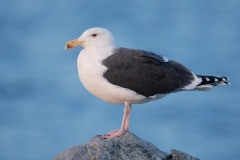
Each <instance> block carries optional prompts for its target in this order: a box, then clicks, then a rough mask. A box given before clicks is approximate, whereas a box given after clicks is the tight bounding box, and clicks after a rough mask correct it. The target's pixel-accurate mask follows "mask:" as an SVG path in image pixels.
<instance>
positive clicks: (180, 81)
mask: <svg viewBox="0 0 240 160" xmlns="http://www.w3.org/2000/svg"><path fill="white" fill-rule="evenodd" d="M103 65H105V66H106V67H107V68H108V69H107V71H106V72H105V73H104V74H103V76H104V77H105V78H106V79H107V80H108V82H110V83H112V84H114V85H117V86H121V87H123V88H128V89H131V90H133V91H135V92H136V93H138V94H141V95H144V96H146V97H150V96H153V95H156V94H166V93H170V92H174V91H177V90H179V89H181V88H182V87H184V86H186V85H188V84H190V83H191V82H192V81H193V80H194V78H193V75H192V72H191V71H190V70H188V69H187V68H186V67H184V66H183V65H181V64H180V63H177V62H175V61H172V60H169V61H166V60H165V59H164V58H163V57H162V56H160V55H157V54H154V53H152V52H147V51H143V50H133V49H127V48H117V49H115V51H114V54H113V55H111V56H109V57H108V58H106V59H105V60H104V61H103Z"/></svg>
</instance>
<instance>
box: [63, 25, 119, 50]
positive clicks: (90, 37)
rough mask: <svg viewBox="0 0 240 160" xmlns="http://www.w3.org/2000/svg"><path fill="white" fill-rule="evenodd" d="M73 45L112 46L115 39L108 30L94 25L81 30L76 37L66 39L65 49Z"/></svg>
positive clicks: (90, 46)
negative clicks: (69, 39)
mask: <svg viewBox="0 0 240 160" xmlns="http://www.w3.org/2000/svg"><path fill="white" fill-rule="evenodd" d="M75 46H82V47H84V48H99V47H114V46H115V41H114V37H113V35H112V33H111V32H110V31H108V30H107V29H105V28H100V27H95V28H90V29H88V30H86V31H85V32H83V34H82V35H81V36H80V37H79V38H78V39H74V40H71V41H68V42H67V43H66V45H65V49H71V48H74V47H75Z"/></svg>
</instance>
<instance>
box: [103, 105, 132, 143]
mask: <svg viewBox="0 0 240 160" xmlns="http://www.w3.org/2000/svg"><path fill="white" fill-rule="evenodd" d="M130 112H131V104H129V103H125V107H124V115H123V120H122V125H121V128H120V129H119V130H115V131H111V132H109V133H107V134H105V135H104V136H103V138H105V139H110V138H115V137H117V136H121V135H123V134H124V133H126V131H127V130H128V129H129V120H130Z"/></svg>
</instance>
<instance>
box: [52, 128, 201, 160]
mask: <svg viewBox="0 0 240 160" xmlns="http://www.w3.org/2000/svg"><path fill="white" fill-rule="evenodd" d="M54 160H199V159H197V158H194V157H192V156H190V155H188V154H187V153H184V152H181V151H177V150H172V151H171V154H168V153H166V152H163V151H160V150H159V149H158V148H157V147H156V146H154V145H153V144H151V143H149V142H146V141H144V140H142V139H140V138H138V137H137V136H136V135H134V134H133V133H131V132H127V133H125V134H124V135H122V136H119V137H116V138H113V139H103V138H101V136H99V135H98V136H95V137H94V138H93V139H92V141H90V142H89V143H87V144H81V145H77V146H74V147H72V148H70V149H68V150H66V151H63V152H62V153H60V154H59V155H58V156H57V157H56V158H55V159H54Z"/></svg>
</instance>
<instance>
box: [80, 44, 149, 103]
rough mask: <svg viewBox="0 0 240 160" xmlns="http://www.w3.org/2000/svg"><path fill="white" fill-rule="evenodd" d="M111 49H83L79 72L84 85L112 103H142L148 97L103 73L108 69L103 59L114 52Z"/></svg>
mask: <svg viewBox="0 0 240 160" xmlns="http://www.w3.org/2000/svg"><path fill="white" fill-rule="evenodd" d="M112 50H113V48H111V49H107V50H106V49H104V50H99V49H98V50H94V49H83V50H82V51H81V52H80V54H79V56H78V60H77V62H78V74H79V78H80V80H81V82H82V84H83V85H84V87H85V88H86V89H87V90H88V91H89V92H90V93H92V94H93V95H95V96H96V97H98V98H100V99H102V100H105V101H107V102H110V103H115V104H123V103H125V102H129V103H142V102H145V101H146V97H145V96H142V95H139V94H137V93H136V92H133V91H131V90H129V89H126V88H121V87H119V86H116V85H113V84H111V83H109V82H108V81H107V80H106V79H105V78H104V77H103V73H104V72H105V71H106V70H107V68H106V66H104V65H102V61H103V60H104V59H106V58H107V57H108V56H110V55H111V54H112Z"/></svg>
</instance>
